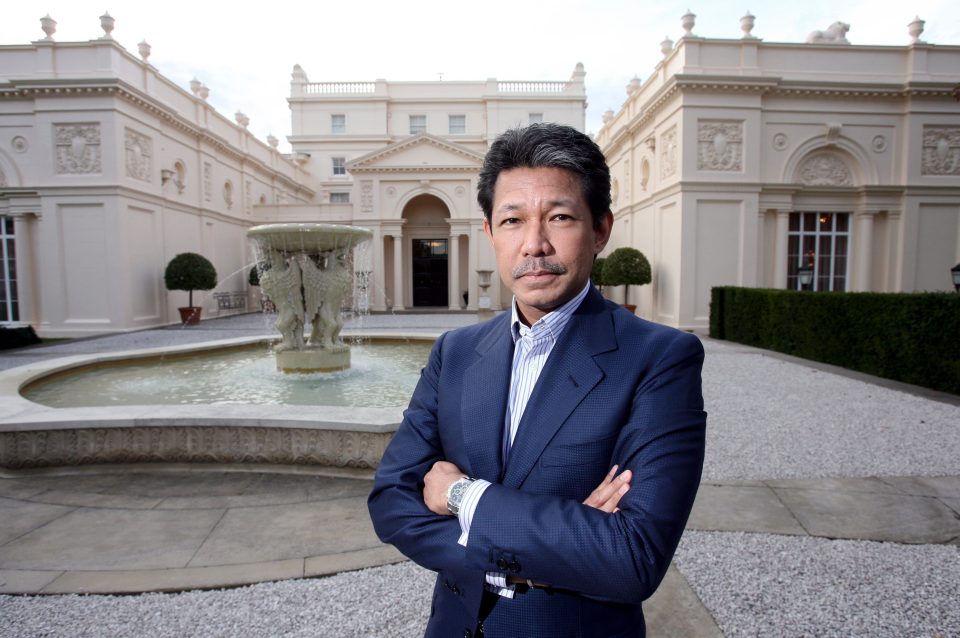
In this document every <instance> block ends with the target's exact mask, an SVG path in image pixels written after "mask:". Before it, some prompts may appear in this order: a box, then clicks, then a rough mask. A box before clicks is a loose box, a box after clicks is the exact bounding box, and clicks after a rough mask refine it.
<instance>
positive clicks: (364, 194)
mask: <svg viewBox="0 0 960 638" xmlns="http://www.w3.org/2000/svg"><path fill="white" fill-rule="evenodd" d="M360 212H361V213H372V212H373V182H372V181H370V180H368V179H365V180H363V181H362V182H360Z"/></svg>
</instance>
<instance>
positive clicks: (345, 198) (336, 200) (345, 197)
mask: <svg viewBox="0 0 960 638" xmlns="http://www.w3.org/2000/svg"><path fill="white" fill-rule="evenodd" d="M330 203H331V204H349V203H350V193H330Z"/></svg>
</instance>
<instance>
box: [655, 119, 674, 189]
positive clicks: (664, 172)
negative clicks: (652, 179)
mask: <svg viewBox="0 0 960 638" xmlns="http://www.w3.org/2000/svg"><path fill="white" fill-rule="evenodd" d="M658 146H659V148H660V177H661V179H663V178H667V177H671V176H672V175H674V174H676V172H677V159H678V157H677V155H679V149H678V148H677V127H676V126H674V127H673V128H671V129H670V130H668V131H667V132H666V133H664V134H663V135H662V136H660V144H659V145H658Z"/></svg>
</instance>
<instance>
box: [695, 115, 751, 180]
mask: <svg viewBox="0 0 960 638" xmlns="http://www.w3.org/2000/svg"><path fill="white" fill-rule="evenodd" d="M697 170H701V171H741V170H743V121H736V122H734V121H729V120H700V121H698V122H697Z"/></svg>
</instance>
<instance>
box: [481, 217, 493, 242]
mask: <svg viewBox="0 0 960 638" xmlns="http://www.w3.org/2000/svg"><path fill="white" fill-rule="evenodd" d="M483 232H484V234H485V235H486V236H487V239H489V240H490V242H491V243H492V242H493V227H492V226H490V220H489V219H487V218H486V216H484V218H483Z"/></svg>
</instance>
